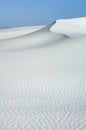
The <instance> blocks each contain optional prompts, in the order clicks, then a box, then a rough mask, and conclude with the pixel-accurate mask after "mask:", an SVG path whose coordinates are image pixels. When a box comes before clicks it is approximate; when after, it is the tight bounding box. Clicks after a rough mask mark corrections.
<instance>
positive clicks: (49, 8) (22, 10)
mask: <svg viewBox="0 0 86 130" xmlns="http://www.w3.org/2000/svg"><path fill="white" fill-rule="evenodd" d="M85 16H86V0H0V26H10V27H12V26H27V25H39V24H40V25H42V24H49V23H51V22H53V21H54V20H56V19H59V18H62V19H63V18H73V17H85Z"/></svg>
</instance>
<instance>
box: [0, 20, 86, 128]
mask: <svg viewBox="0 0 86 130" xmlns="http://www.w3.org/2000/svg"><path fill="white" fill-rule="evenodd" d="M41 28H42V29H41ZM7 32H8V33H7ZM11 33H12V35H11ZM0 130H86V18H79V19H70V20H57V21H56V22H54V23H53V24H51V25H49V26H47V27H44V28H43V27H42V26H38V27H32V28H30V27H27V28H17V29H8V30H4V31H3V30H1V31H0Z"/></svg>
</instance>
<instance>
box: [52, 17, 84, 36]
mask: <svg viewBox="0 0 86 130" xmlns="http://www.w3.org/2000/svg"><path fill="white" fill-rule="evenodd" d="M50 31H51V32H54V33H60V34H65V35H68V36H70V37H80V36H86V18H85V17H84V18H83V17H82V18H73V19H61V20H57V21H56V24H54V25H53V26H52V27H51V28H50Z"/></svg>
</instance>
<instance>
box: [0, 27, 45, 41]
mask: <svg viewBox="0 0 86 130" xmlns="http://www.w3.org/2000/svg"><path fill="white" fill-rule="evenodd" d="M43 27H44V26H32V27H31V26H30V27H20V28H9V29H1V30H0V40H4V39H9V38H14V37H18V36H22V35H25V34H27V33H32V32H34V31H37V30H39V29H41V28H43Z"/></svg>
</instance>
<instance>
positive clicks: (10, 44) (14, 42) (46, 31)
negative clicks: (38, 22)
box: [0, 22, 68, 52]
mask: <svg viewBox="0 0 86 130" xmlns="http://www.w3.org/2000/svg"><path fill="white" fill-rule="evenodd" d="M54 23H55V22H54ZM54 23H52V24H50V25H49V26H46V27H44V28H42V29H39V30H37V31H34V32H30V33H27V34H24V35H20V36H17V37H14V38H9V39H4V40H2V41H1V42H0V51H1V52H3V51H18V50H25V49H28V50H29V49H37V48H42V47H47V46H51V45H54V44H58V43H59V42H61V41H63V40H65V39H67V38H68V37H67V36H66V35H63V34H54V33H52V32H50V28H51V27H52V25H53V24H54ZM57 42H58V43H57Z"/></svg>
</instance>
